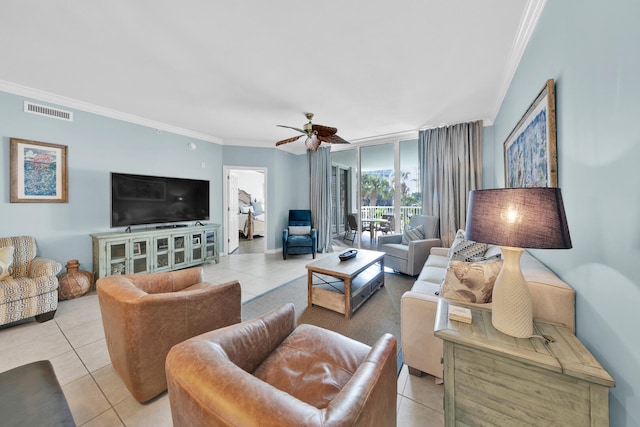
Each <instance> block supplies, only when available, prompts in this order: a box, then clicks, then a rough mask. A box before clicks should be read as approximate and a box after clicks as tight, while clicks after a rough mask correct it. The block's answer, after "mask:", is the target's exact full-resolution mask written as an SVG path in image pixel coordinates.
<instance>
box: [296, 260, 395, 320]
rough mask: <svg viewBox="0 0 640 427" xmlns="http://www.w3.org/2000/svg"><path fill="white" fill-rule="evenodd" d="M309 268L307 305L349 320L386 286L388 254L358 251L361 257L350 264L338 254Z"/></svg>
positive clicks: (313, 263)
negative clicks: (376, 292) (321, 308)
mask: <svg viewBox="0 0 640 427" xmlns="http://www.w3.org/2000/svg"><path fill="white" fill-rule="evenodd" d="M345 250H346V249H345ZM306 267H307V278H308V280H307V287H308V300H307V305H308V306H309V307H311V306H312V305H314V304H315V305H318V306H320V307H324V308H328V309H329V310H333V311H337V312H338V313H342V314H344V315H345V317H346V318H347V319H350V318H351V315H352V314H353V312H354V311H356V310H357V309H358V308H359V307H360V306H361V305H362V304H364V302H365V301H366V300H367V299H368V298H369V297H370V296H371V295H373V293H374V292H375V291H377V290H378V289H380V288H381V287H382V286H384V252H377V251H369V250H365V249H358V255H356V256H355V258H352V259H349V260H346V261H340V258H338V253H335V254H331V255H329V256H326V257H324V258H321V259H319V260H318V261H315V262H312V263H311V264H307V266H306Z"/></svg>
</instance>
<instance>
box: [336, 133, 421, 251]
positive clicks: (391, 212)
mask: <svg viewBox="0 0 640 427" xmlns="http://www.w3.org/2000/svg"><path fill="white" fill-rule="evenodd" d="M331 161H332V189H331V191H332V203H333V204H332V205H333V212H332V231H333V235H334V238H343V237H344V236H345V233H347V232H349V233H348V235H349V236H350V237H349V239H348V240H350V238H351V235H352V234H351V232H350V231H351V228H353V227H349V225H348V221H347V216H348V215H349V214H354V215H355V217H356V218H357V219H358V224H357V227H356V230H357V239H355V240H354V241H353V246H356V247H361V248H365V249H375V248H376V247H377V238H378V237H379V236H380V234H389V233H401V232H402V231H403V230H404V227H405V225H406V224H408V222H409V218H410V217H411V216H413V215H418V214H420V213H421V212H422V191H421V189H420V176H419V172H420V168H419V164H418V141H417V140H410V141H393V142H386V143H382V144H376V145H367V146H362V147H354V148H350V149H347V150H340V151H333V152H332V153H331ZM358 165H359V166H360V168H359V169H358ZM359 171H360V173H359ZM342 240H343V241H344V239H342ZM348 240H347V243H349V241H348Z"/></svg>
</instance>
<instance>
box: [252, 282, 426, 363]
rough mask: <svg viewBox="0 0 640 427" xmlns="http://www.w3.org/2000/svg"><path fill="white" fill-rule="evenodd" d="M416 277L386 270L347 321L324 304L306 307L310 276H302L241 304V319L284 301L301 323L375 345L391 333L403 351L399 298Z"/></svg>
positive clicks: (263, 311) (254, 315) (262, 312)
mask: <svg viewBox="0 0 640 427" xmlns="http://www.w3.org/2000/svg"><path fill="white" fill-rule="evenodd" d="M414 281H415V278H412V277H409V276H405V275H402V274H398V273H385V275H384V286H383V287H382V288H381V289H379V290H378V291H377V292H376V293H374V294H373V295H372V296H371V298H369V299H368V300H367V301H366V302H365V303H364V304H363V305H361V306H360V308H359V309H358V310H356V312H355V313H353V315H352V316H351V319H350V320H347V319H346V318H345V317H344V315H343V314H340V313H337V312H335V311H331V310H328V309H326V308H323V307H318V306H312V307H307V276H306V275H304V276H301V277H299V278H298V279H295V280H292V281H290V282H288V283H285V284H284V285H282V286H280V287H277V288H275V289H272V290H271V291H269V292H267V293H265V294H262V295H260V296H258V297H256V298H253V299H251V300H249V301H246V302H245V303H244V304H243V306H242V320H249V319H252V318H254V317H256V316H259V315H261V314H264V313H266V312H267V311H269V310H271V309H273V308H276V307H278V306H279V305H281V304H284V303H287V302H291V303H293V304H294V305H295V310H296V318H297V323H298V324H303V323H307V324H311V325H316V326H320V327H323V328H326V329H330V330H332V331H336V332H339V333H341V334H343V335H345V336H347V337H350V338H353V339H355V340H357V341H360V342H363V343H365V344H367V345H373V344H374V343H375V342H376V341H377V340H378V338H380V337H381V336H382V334H384V333H386V332H388V333H390V334H392V335H394V336H395V337H396V339H397V340H398V352H399V353H400V298H401V297H402V294H403V293H405V292H407V291H408V290H409V289H411V286H412V285H413V282H414Z"/></svg>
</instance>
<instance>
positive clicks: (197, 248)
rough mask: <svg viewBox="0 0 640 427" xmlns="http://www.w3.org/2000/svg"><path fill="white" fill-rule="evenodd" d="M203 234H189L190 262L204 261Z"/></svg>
mask: <svg viewBox="0 0 640 427" xmlns="http://www.w3.org/2000/svg"><path fill="white" fill-rule="evenodd" d="M204 234H205V233H203V232H197V233H191V262H198V261H204V239H205V235H204Z"/></svg>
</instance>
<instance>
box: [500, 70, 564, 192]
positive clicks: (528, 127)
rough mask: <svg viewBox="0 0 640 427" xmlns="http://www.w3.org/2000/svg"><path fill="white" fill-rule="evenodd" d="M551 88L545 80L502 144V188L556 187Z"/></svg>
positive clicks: (556, 171) (554, 113) (555, 153)
mask: <svg viewBox="0 0 640 427" xmlns="http://www.w3.org/2000/svg"><path fill="white" fill-rule="evenodd" d="M554 85H555V82H554V80H553V79H549V80H547V82H546V83H545V85H544V87H543V88H542V90H541V91H540V93H539V94H538V96H537V97H536V99H535V100H534V101H533V103H532V104H531V105H530V106H529V109H528V110H527V112H526V113H524V115H523V116H522V118H521V119H520V121H519V122H518V124H517V125H516V126H515V128H514V129H513V130H512V131H511V134H509V136H508V137H507V139H506V141H505V142H504V175H505V188H526V187H557V186H558V158H557V152H556V106H555V90H554Z"/></svg>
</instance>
